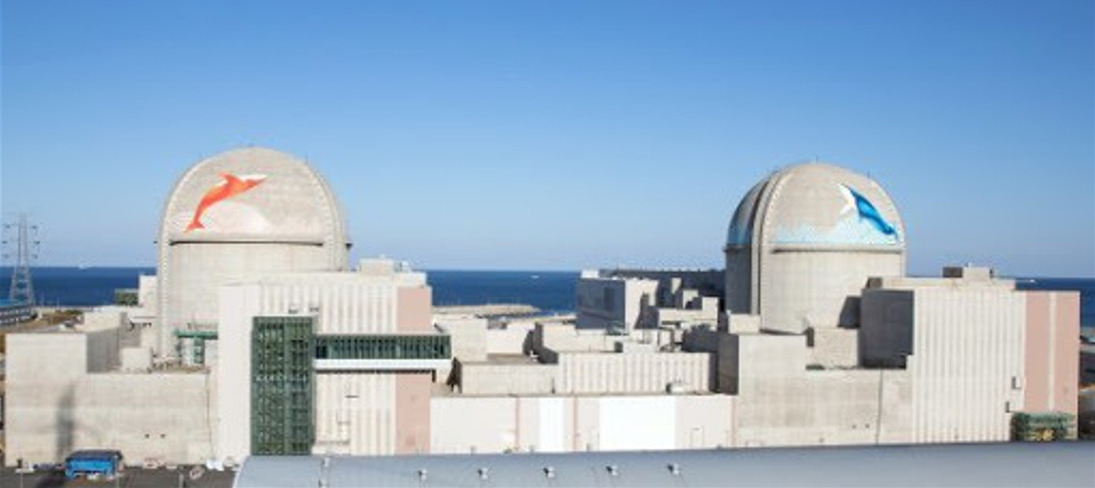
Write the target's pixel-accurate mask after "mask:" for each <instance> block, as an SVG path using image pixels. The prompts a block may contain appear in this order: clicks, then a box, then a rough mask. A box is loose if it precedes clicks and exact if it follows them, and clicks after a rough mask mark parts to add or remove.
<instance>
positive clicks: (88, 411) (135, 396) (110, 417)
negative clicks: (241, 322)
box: [71, 373, 216, 464]
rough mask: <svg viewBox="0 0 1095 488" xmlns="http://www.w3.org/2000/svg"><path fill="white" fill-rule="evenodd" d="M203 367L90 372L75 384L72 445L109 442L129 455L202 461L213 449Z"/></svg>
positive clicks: (137, 459) (211, 407)
mask: <svg viewBox="0 0 1095 488" xmlns="http://www.w3.org/2000/svg"><path fill="white" fill-rule="evenodd" d="M210 385H211V381H210V377H209V375H208V374H207V373H157V374H124V373H113V374H109V373H108V374H92V375H88V376H85V377H83V378H81V379H80V381H79V382H78V383H77V386H76V390H75V395H74V399H75V403H74V405H73V414H74V415H73V417H72V426H71V427H72V432H73V436H72V449H95V448H104V447H108V448H113V449H118V450H120V451H122V454H123V455H125V456H126V458H127V461H128V462H129V463H133V464H140V463H141V462H143V461H144V460H145V459H147V458H153V459H156V460H158V461H160V462H172V463H180V464H183V463H185V464H200V463H204V462H205V460H207V459H210V458H211V457H212V455H213V415H215V412H216V405H215V398H213V397H212V394H211V393H210V391H209V390H210V388H209V387H210Z"/></svg>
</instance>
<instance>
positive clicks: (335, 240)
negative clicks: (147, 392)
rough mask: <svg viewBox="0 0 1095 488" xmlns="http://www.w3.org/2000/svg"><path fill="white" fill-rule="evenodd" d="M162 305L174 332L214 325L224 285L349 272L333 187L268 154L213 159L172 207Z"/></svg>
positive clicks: (298, 163) (166, 346)
mask: <svg viewBox="0 0 1095 488" xmlns="http://www.w3.org/2000/svg"><path fill="white" fill-rule="evenodd" d="M158 243H159V251H160V252H159V261H158V271H157V279H158V283H157V293H158V295H159V296H158V299H157V303H158V306H159V309H160V310H159V313H160V317H161V320H162V321H164V323H165V327H163V328H162V330H163V332H162V333H161V337H160V344H161V350H163V351H169V350H170V343H171V337H169V336H168V335H169V334H170V332H171V331H173V330H175V329H178V328H183V327H191V326H194V325H195V324H196V325H198V326H202V325H203V324H204V325H209V324H214V323H216V321H217V320H218V315H217V314H218V310H217V303H218V300H217V293H218V289H219V287H220V286H221V285H223V284H225V283H229V282H233V281H239V280H247V279H252V278H255V277H257V276H262V275H266V274H270V273H288V272H321V271H340V270H345V269H346V268H347V254H348V251H347V249H348V247H349V245H348V242H347V237H346V226H345V223H344V220H343V216H342V210H341V209H340V208H339V205H338V202H337V201H336V199H335V196H334V194H333V193H332V192H331V189H330V187H329V186H328V185H327V182H326V181H324V179H323V178H322V177H321V176H320V175H319V174H318V173H316V171H315V170H314V169H312V168H311V167H310V166H309V165H308V164H307V163H305V162H304V161H303V160H301V159H299V158H296V157H294V156H292V155H289V154H286V153H283V152H279V151H275V150H272V149H267V148H261V147H248V148H243V149H235V150H231V151H227V152H224V153H221V154H217V155H215V156H213V157H210V158H207V159H204V160H202V161H200V162H198V163H197V164H195V165H194V166H192V167H191V168H190V169H188V170H187V171H186V172H185V173H183V175H182V177H180V178H179V180H178V182H177V183H176V184H175V187H174V189H172V191H171V193H170V195H169V196H168V198H167V204H166V205H165V206H164V212H163V220H162V223H161V225H160V235H159V240H158Z"/></svg>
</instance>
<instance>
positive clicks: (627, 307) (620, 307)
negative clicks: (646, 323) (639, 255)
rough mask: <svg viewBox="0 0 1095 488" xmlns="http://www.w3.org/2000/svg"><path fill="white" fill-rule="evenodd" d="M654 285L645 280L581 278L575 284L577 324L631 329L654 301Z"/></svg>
mask: <svg viewBox="0 0 1095 488" xmlns="http://www.w3.org/2000/svg"><path fill="white" fill-rule="evenodd" d="M657 290H658V282H657V281H654V280H648V279H638V278H633V279H619V278H593V277H582V278H579V279H578V285H577V295H578V303H577V311H578V318H577V325H578V327H579V328H582V329H606V330H608V329H613V328H622V329H623V330H631V329H634V328H635V327H637V326H640V325H641V320H642V317H641V314H642V313H643V311H644V310H645V308H646V307H649V306H653V305H654V302H655V300H656V294H657Z"/></svg>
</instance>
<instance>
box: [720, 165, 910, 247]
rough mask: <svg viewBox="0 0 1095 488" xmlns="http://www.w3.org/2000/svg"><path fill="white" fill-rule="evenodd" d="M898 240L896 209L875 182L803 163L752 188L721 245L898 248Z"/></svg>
mask: <svg viewBox="0 0 1095 488" xmlns="http://www.w3.org/2000/svg"><path fill="white" fill-rule="evenodd" d="M758 224H759V225H758ZM904 235H905V233H904V227H903V224H902V221H901V216H900V215H899V214H898V212H897V207H896V206H895V205H894V202H893V200H892V199H890V196H889V195H888V194H886V192H885V190H883V189H882V186H880V185H879V184H878V183H877V182H875V181H874V180H872V179H870V178H868V177H866V176H863V175H861V174H858V173H854V172H852V171H849V170H847V169H844V168H841V167H839V166H833V165H831V164H823V163H807V164H799V165H795V166H790V167H787V168H784V169H781V170H779V171H776V172H774V173H772V174H771V175H770V176H769V177H768V178H765V179H764V180H761V181H760V182H759V183H757V184H756V185H755V186H753V188H752V189H751V190H750V191H749V193H748V194H746V195H745V198H742V200H741V203H739V204H738V208H737V210H736V211H735V212H734V216H733V218H732V219H731V221H730V229H729V232H728V233H727V240H726V243H727V245H729V246H741V245H748V244H750V243H752V242H759V241H763V242H765V243H778V244H787V245H817V246H900V247H903V246H904Z"/></svg>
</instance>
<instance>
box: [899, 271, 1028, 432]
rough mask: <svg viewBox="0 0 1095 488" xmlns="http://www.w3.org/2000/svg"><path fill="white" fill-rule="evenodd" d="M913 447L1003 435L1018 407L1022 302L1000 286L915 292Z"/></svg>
mask: <svg viewBox="0 0 1095 488" xmlns="http://www.w3.org/2000/svg"><path fill="white" fill-rule="evenodd" d="M913 299H914V300H915V302H914V320H915V323H914V326H913V354H912V356H910V357H909V358H908V365H907V368H908V371H909V374H910V375H911V376H912V378H911V380H912V393H913V397H912V408H913V424H912V425H913V439H912V441H914V442H961V441H964V442H987V441H1004V440H1007V439H1008V438H1009V437H1010V419H1011V413H1010V411H1015V410H1019V409H1021V408H1022V401H1023V394H1022V391H1021V390H1020V389H1018V388H1016V386H1017V384H1016V381H1017V379H1019V378H1022V376H1023V342H1022V341H1023V333H1024V329H1025V328H1026V299H1025V298H1024V297H1023V295H1022V294H1021V293H1016V292H1014V291H1012V290H1011V289H1010V288H1007V287H986V286H977V287H955V286H952V287H934V286H930V287H923V288H916V289H915V291H914V297H913Z"/></svg>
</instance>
